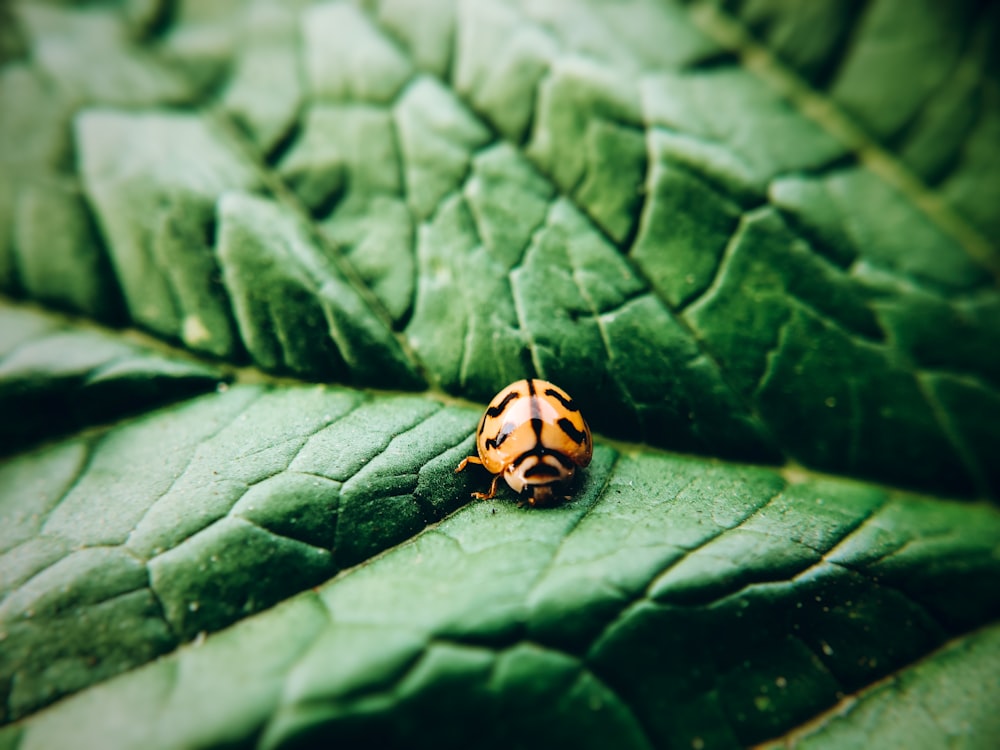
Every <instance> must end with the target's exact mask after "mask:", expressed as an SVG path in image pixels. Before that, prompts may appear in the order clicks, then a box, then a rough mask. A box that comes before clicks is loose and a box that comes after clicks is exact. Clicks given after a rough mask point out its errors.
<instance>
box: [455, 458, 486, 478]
mask: <svg viewBox="0 0 1000 750" xmlns="http://www.w3.org/2000/svg"><path fill="white" fill-rule="evenodd" d="M469 464H479V465H480V466H482V465H483V459H481V458H480V457H479V456H466V457H465V458H463V459H462V463H460V464H459V465H458V468H457V469H455V473H456V474H458V472H460V471H462V470H463V469H465V467H466V466H468V465H469Z"/></svg>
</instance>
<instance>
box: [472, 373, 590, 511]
mask: <svg viewBox="0 0 1000 750" xmlns="http://www.w3.org/2000/svg"><path fill="white" fill-rule="evenodd" d="M476 449H477V450H478V451H479V455H478V456H468V457H467V458H464V459H462V463H460V464H459V465H458V468H456V469H455V471H456V473H457V472H459V471H462V470H463V469H464V468H465V467H466V466H468V465H469V464H470V463H471V464H481V465H483V466H485V467H486V470H487V471H488V472H490V473H491V474H495V475H496V476H494V477H493V483H492V484H491V485H490V491H489V492H485V493H484V492H473V493H472V496H473V497H475V498H479V499H482V500H489V499H490V498H491V497H493V496H494V495H495V494H496V491H497V482H499V481H500V477H503V478H504V479H505V480H506V481H507V484H509V485H510V488H511V489H512V490H514V492H517V493H518V494H520V495H523V496H525V497H526V499H527V501H528V504H529V505H531V506H542V505H549V504H552V503H553V502H554V501H555V499H556V497H557V495H556V491H557V490H561V489H563V488H565V487H566V486H568V485H569V483H570V482H571V481H572V479H573V475H574V474H575V473H576V469H577V467H578V466H579V467H584V466H586V465H587V464H589V463H590V458H591V456H592V455H593V452H594V446H593V443H592V441H591V437H590V428H589V427H588V426H587V422H586V420H584V418H583V415H582V414H580V410H579V409H578V408H577V407H576V405H575V404H574V403H573V399H571V398H570V397H569V395H567V393H566V391H564V390H563V389H562V388H560V387H559V386H556V385H553V384H552V383H550V382H548V381H547V380H536V379H534V378H529V379H527V380H518V381H517V382H516V383H511V384H510V385H508V386H507V387H506V388H504V389H503V390H502V391H500V393H498V394H497V395H496V396H494V397H493V400H492V401H491V402H490V405H489V406H488V407H487V408H486V413H485V414H483V418H482V419H481V420H479V429H478V430H477V431H476ZM560 496H561V495H560Z"/></svg>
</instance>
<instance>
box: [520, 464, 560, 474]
mask: <svg viewBox="0 0 1000 750" xmlns="http://www.w3.org/2000/svg"><path fill="white" fill-rule="evenodd" d="M524 476H526V477H557V476H559V469H557V468H556V467H555V466H552V465H551V464H546V463H542V462H541V461H539V462H538V463H537V464H535V465H534V466H532V467H531V468H530V469H527V470H526V471H525V472H524Z"/></svg>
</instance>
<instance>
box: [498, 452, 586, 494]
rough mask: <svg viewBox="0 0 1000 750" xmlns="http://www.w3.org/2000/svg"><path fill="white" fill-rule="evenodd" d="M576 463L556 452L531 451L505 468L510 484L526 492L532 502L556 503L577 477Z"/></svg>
mask: <svg viewBox="0 0 1000 750" xmlns="http://www.w3.org/2000/svg"><path fill="white" fill-rule="evenodd" d="M575 471H576V466H574V465H573V463H572V462H571V461H569V460H568V459H566V457H565V456H562V455H560V454H556V453H541V454H535V455H529V456H527V457H525V458H524V459H523V460H521V461H519V462H517V463H515V464H511V465H509V466H507V467H506V469H505V470H504V479H506V480H507V484H509V485H510V488H511V489H512V490H514V492H517V493H518V494H520V495H524V496H525V497H526V498H527V500H528V503H529V505H532V506H535V507H538V506H546V505H552V504H553V503H554V502H555V501H556V500H557V499H558V498H561V497H562V493H561V489H562V487H563V486H565V485H567V484H569V483H570V482H571V481H572V479H573V474H574V472H575Z"/></svg>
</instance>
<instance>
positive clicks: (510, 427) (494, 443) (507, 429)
mask: <svg viewBox="0 0 1000 750" xmlns="http://www.w3.org/2000/svg"><path fill="white" fill-rule="evenodd" d="M515 427H517V425H515V424H514V423H513V422H504V423H503V426H502V427H501V428H500V432H498V433H497V436H496V437H495V438H486V447H487V448H499V447H500V444H501V443H502V442H503V441H504V440H506V439H507V438H508V437H510V434H511V433H512V432H513V431H514V428H515Z"/></svg>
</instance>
